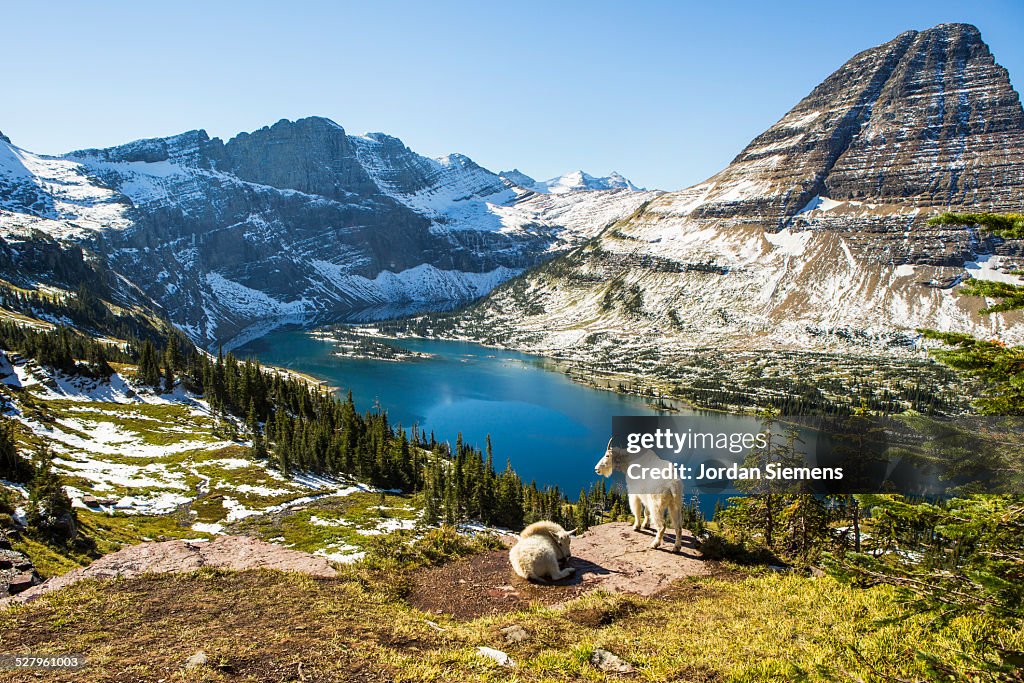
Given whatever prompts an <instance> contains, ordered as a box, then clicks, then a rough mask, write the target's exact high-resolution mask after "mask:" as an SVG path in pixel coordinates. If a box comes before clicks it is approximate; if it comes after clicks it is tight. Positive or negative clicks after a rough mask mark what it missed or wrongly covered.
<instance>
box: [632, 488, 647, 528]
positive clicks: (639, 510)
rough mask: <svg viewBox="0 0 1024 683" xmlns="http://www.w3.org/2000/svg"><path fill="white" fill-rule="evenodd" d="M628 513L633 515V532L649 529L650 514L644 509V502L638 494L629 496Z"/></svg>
mask: <svg viewBox="0 0 1024 683" xmlns="http://www.w3.org/2000/svg"><path fill="white" fill-rule="evenodd" d="M629 511H630V512H632V513H633V531H640V529H650V528H651V513H650V512H648V510H647V508H645V507H644V501H643V499H642V498H641V497H640V494H639V493H630V494H629ZM641 517H642V518H643V522H641Z"/></svg>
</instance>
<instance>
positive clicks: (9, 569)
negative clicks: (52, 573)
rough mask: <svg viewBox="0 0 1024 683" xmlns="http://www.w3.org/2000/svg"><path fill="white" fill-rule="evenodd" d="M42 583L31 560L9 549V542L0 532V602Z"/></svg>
mask: <svg viewBox="0 0 1024 683" xmlns="http://www.w3.org/2000/svg"><path fill="white" fill-rule="evenodd" d="M42 582H43V579H42V577H40V576H39V572H37V571H36V568H35V565H33V564H32V560H30V559H29V558H28V556H27V555H25V554H24V553H21V552H18V551H17V550H14V549H13V548H12V547H11V542H10V541H9V540H8V539H7V537H6V536H5V535H4V534H3V532H0V600H2V599H3V598H5V597H9V596H12V595H18V594H20V593H24V592H25V591H27V590H29V589H30V588H32V587H33V586H38V585H39V584H41V583H42Z"/></svg>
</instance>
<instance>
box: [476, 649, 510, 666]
mask: <svg viewBox="0 0 1024 683" xmlns="http://www.w3.org/2000/svg"><path fill="white" fill-rule="evenodd" d="M476 651H477V652H479V653H480V654H481V655H482V656H484V657H487V658H488V659H491V660H494V661H495V662H497V663H498V664H500V665H501V666H515V665H516V663H515V662H514V661H512V658H511V657H509V656H508V655H507V654H505V653H504V652H502V651H501V650H495V649H494V648H493V647H483V646H480V647H478V648H477V649H476Z"/></svg>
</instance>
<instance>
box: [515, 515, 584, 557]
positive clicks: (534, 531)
mask: <svg viewBox="0 0 1024 683" xmlns="http://www.w3.org/2000/svg"><path fill="white" fill-rule="evenodd" d="M575 532H576V530H575V529H573V530H572V531H566V530H565V529H563V528H562V527H561V525H558V524H555V523H554V522H549V521H548V520H542V521H540V522H534V523H533V524H531V525H530V526H528V527H526V528H525V529H523V530H522V531H521V532H520V533H519V538H529V537H530V536H541V535H543V536H547V537H548V538H550V539H551V540H552V541H554V543H555V549H556V551H557V552H558V559H559V561H561V560H568V559H569V558H570V557H572V552H571V551H570V550H569V545H570V544H571V543H572V535H573V534H574V533H575Z"/></svg>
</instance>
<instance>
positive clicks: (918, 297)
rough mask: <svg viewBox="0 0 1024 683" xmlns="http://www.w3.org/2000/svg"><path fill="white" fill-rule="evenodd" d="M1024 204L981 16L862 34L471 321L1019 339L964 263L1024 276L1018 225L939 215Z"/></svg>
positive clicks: (1020, 147) (687, 332)
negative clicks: (751, 128)
mask: <svg viewBox="0 0 1024 683" xmlns="http://www.w3.org/2000/svg"><path fill="white" fill-rule="evenodd" d="M1022 207H1024V110H1022V108H1021V102H1020V98H1019V96H1018V94H1017V93H1016V92H1015V91H1014V90H1013V88H1012V86H1011V84H1010V79H1009V76H1008V74H1007V72H1006V70H1005V69H1004V68H1002V67H1001V66H999V65H998V64H996V62H995V60H994V58H993V56H992V53H991V52H990V51H989V48H988V46H987V45H986V44H985V43H984V42H983V41H982V39H981V36H980V34H979V32H978V30H977V29H976V28H975V27H973V26H969V25H965V24H945V25H941V26H937V27H935V28H932V29H929V30H926V31H921V32H917V31H908V32H906V33H903V34H901V35H899V36H897V37H896V38H895V39H893V40H891V41H889V42H887V43H885V44H883V45H880V46H878V47H875V48H871V49H869V50H866V51H864V52H862V53H860V54H858V55H856V56H854V57H853V58H852V59H850V61H848V62H847V63H846V64H844V65H843V66H842V67H841V68H839V70H837V71H836V72H835V73H833V74H832V75H831V76H829V77H828V78H827V79H825V81H824V82H822V83H821V85H819V86H818V87H816V88H815V89H814V90H813V91H812V92H811V93H810V94H809V95H808V96H807V97H805V98H804V99H803V100H801V101H800V102H799V103H798V104H797V105H796V106H795V107H794V108H793V109H792V110H791V111H790V112H789V113H787V114H786V115H785V116H783V117H782V119H781V120H779V121H778V122H777V123H775V124H774V125H772V126H771V127H770V128H768V130H766V131H765V132H764V133H762V134H761V135H758V136H757V137H756V138H755V139H754V140H753V141H752V142H751V143H750V144H749V145H747V147H746V148H745V149H744V150H743V151H741V152H740V154H739V155H738V156H737V157H736V158H735V159H734V160H733V161H732V163H731V164H729V166H728V167H726V168H725V169H723V170H722V171H720V172H719V173H717V174H715V175H713V176H712V177H710V178H708V179H707V180H706V181H704V182H702V183H699V184H697V185H694V186H693V187H690V188H687V189H684V190H681V191H678V192H671V193H667V194H663V195H661V196H659V197H657V198H654V199H652V200H651V201H649V202H647V203H645V204H644V206H643V208H642V209H641V210H639V211H637V212H636V213H635V214H633V215H631V216H630V217H629V218H627V219H625V220H622V221H620V222H617V223H615V224H614V225H611V226H608V227H606V228H605V229H603V230H601V231H600V234H599V235H598V236H597V237H596V238H595V239H593V240H592V241H590V242H588V243H586V244H585V245H581V246H579V247H576V248H575V249H573V250H571V251H570V252H569V253H567V254H565V255H563V256H561V257H559V258H557V259H554V260H552V261H550V262H548V263H546V264H544V265H543V266H541V267H539V268H537V269H535V270H533V271H531V272H530V273H528V274H526V275H524V276H523V277H522V278H518V279H516V280H515V281H513V282H510V283H507V284H506V285H504V286H502V287H500V288H498V289H496V290H495V291H494V292H493V293H492V294H491V295H490V296H489V297H488V298H487V299H486V300H484V301H483V302H481V303H480V304H479V305H478V306H476V307H474V309H473V310H472V311H471V312H470V313H469V314H468V315H467V316H465V317H464V318H462V320H461V322H460V323H459V326H458V332H459V333H460V334H462V335H468V336H471V337H476V338H479V339H483V340H487V341H491V342H501V343H505V344H510V345H512V346H517V347H520V348H524V349H530V350H540V351H544V352H547V353H556V354H568V355H572V356H576V357H579V358H581V359H592V358H595V357H607V358H614V357H622V356H624V355H626V354H627V353H632V354H635V357H637V358H647V359H660V361H659V362H662V363H664V364H665V367H666V368H667V367H670V366H671V365H672V362H673V361H672V358H674V357H675V356H674V354H676V353H682V352H684V350H686V349H695V348H713V349H723V348H734V349H766V350H767V349H778V348H783V349H804V350H806V349H818V350H840V351H858V352H878V353H885V354H887V353H890V352H895V351H897V350H899V349H908V348H912V347H913V346H914V345H915V343H916V342H917V336H918V335H917V332H916V329H917V328H920V327H931V328H939V329H943V330H959V331H963V332H968V333H971V334H974V335H979V336H982V337H986V338H988V337H997V338H999V339H1001V340H1003V341H1006V342H1008V343H1021V342H1024V321H1022V318H1021V315H1020V313H1019V312H1018V313H1014V312H1009V313H1002V314H992V315H984V314H980V313H979V311H980V309H982V308H983V307H984V306H985V302H984V301H983V300H980V299H978V298H976V297H962V296H959V295H958V294H957V285H958V284H959V283H960V282H962V281H963V280H964V279H966V278H971V277H974V278H985V279H997V280H1003V281H1006V282H1011V283H1018V284H1024V278H1022V277H1021V276H1020V274H1019V271H1021V270H1024V240H1002V239H999V238H995V237H991V236H985V235H981V234H979V233H978V232H977V231H976V230H974V229H972V228H966V227H953V226H930V225H928V224H927V220H928V218H930V217H931V216H934V215H936V214H937V213H939V212H942V211H1016V212H1020V211H1021V210H1022Z"/></svg>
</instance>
